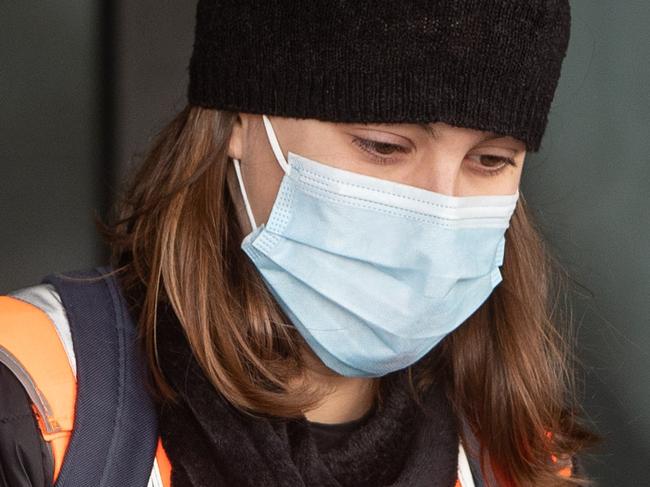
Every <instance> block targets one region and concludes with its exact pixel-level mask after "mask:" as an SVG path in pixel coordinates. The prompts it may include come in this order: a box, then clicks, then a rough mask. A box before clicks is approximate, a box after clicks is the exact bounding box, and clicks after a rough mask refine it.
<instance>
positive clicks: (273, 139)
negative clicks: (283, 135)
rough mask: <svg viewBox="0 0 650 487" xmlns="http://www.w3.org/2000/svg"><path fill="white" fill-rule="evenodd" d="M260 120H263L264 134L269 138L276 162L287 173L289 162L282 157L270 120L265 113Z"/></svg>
mask: <svg viewBox="0 0 650 487" xmlns="http://www.w3.org/2000/svg"><path fill="white" fill-rule="evenodd" d="M262 120H263V121H264V128H265V129H266V135H267V136H268V138H269V142H270V144H271V149H273V153H274V154H275V158H276V160H277V161H278V164H280V167H281V168H282V170H283V171H284V172H285V174H288V173H289V163H288V162H287V160H286V159H285V158H284V154H283V153H282V149H281V148H280V143H279V142H278V138H277V137H276V135H275V131H274V130H273V126H272V125H271V121H270V120H269V117H267V116H266V115H262Z"/></svg>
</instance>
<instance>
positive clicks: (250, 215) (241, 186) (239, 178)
mask: <svg viewBox="0 0 650 487" xmlns="http://www.w3.org/2000/svg"><path fill="white" fill-rule="evenodd" d="M232 162H233V164H234V166H235V173H236V174H237V181H239V189H240V191H241V194H242V196H243V197H244V205H245V206H246V214H247V215H248V221H249V222H250V224H251V227H252V229H253V231H255V230H257V223H255V217H254V216H253V209H252V208H251V204H250V202H249V201H248V194H246V187H245V186H244V179H243V178H242V175H241V167H240V163H239V159H233V160H232Z"/></svg>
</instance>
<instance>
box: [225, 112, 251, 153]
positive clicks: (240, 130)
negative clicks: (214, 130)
mask: <svg viewBox="0 0 650 487" xmlns="http://www.w3.org/2000/svg"><path fill="white" fill-rule="evenodd" d="M247 120H248V119H247V117H242V114H241V113H239V114H237V120H235V123H234V124H233V127H232V132H231V134H230V140H229V142H228V156H229V157H230V158H231V159H240V160H241V159H242V156H243V153H244V134H245V128H246V127H245V124H246V123H247Z"/></svg>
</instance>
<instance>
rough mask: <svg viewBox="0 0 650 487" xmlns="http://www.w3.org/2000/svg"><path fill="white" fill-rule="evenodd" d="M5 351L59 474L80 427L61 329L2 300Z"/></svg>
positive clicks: (0, 344) (30, 308)
mask: <svg viewBox="0 0 650 487" xmlns="http://www.w3.org/2000/svg"><path fill="white" fill-rule="evenodd" d="M0 349H1V351H2V353H3V354H4V357H3V358H4V360H3V362H5V361H8V363H6V365H7V366H9V368H10V369H11V370H12V372H13V373H14V374H15V375H16V377H17V378H18V379H19V380H20V382H21V383H22V384H23V387H25V390H26V391H27V393H28V394H29V395H30V398H31V399H32V403H33V405H34V410H35V411H36V413H37V417H38V423H39V426H40V428H41V432H42V434H43V438H44V439H45V441H47V442H48V443H49V444H50V446H51V448H52V454H53V457H54V478H55V480H56V477H57V476H58V474H59V471H60V470H61V465H62V464H63V456H64V454H65V451H66V449H67V447H68V443H69V442H70V435H71V433H72V426H73V424H74V407H75V400H76V395H77V386H76V380H75V377H74V374H73V372H72V368H71V367H70V362H69V361H68V357H67V355H66V353H65V349H64V348H63V344H62V343H61V340H60V339H59V335H58V334H57V331H56V328H55V326H54V324H53V323H52V321H51V320H50V318H49V317H48V316H47V314H46V313H45V312H44V311H42V310H41V309H39V308H37V307H36V306H34V305H32V304H29V303H26V302H24V301H21V300H20V299H16V298H12V297H9V296H0Z"/></svg>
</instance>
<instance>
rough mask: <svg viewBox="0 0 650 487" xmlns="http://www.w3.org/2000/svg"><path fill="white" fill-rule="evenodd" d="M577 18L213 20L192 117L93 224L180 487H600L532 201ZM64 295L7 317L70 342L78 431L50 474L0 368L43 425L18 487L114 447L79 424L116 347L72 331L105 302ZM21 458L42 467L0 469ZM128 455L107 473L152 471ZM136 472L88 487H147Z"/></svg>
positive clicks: (205, 35)
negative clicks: (40, 317) (531, 170)
mask: <svg viewBox="0 0 650 487" xmlns="http://www.w3.org/2000/svg"><path fill="white" fill-rule="evenodd" d="M569 23H570V14H569V5H568V2H567V1H566V0H564V1H563V0H535V1H531V2H526V3H522V2H514V1H507V2H503V1H499V2H496V1H494V2H493V1H484V2H480V3H479V2H470V1H468V0H455V1H453V2H452V1H435V2H424V1H410V2H384V1H380V2H377V1H375V2H365V1H354V2H352V1H347V2H346V1H340V2H321V1H312V2H309V3H308V4H302V3H300V4H299V3H297V2H290V1H278V2H242V1H239V2H225V1H214V0H212V1H209V0H201V1H200V2H199V5H198V10H197V27H196V38H195V44H194V51H193V55H192V61H191V65H190V86H189V104H188V106H187V107H186V108H185V109H184V110H183V111H182V112H181V113H179V114H178V115H177V117H176V118H175V119H174V120H173V121H172V122H171V123H170V124H169V125H168V126H167V127H166V128H165V129H164V130H163V131H162V132H161V134H160V135H159V137H158V139H157V140H156V141H155V143H154V144H153V146H152V148H151V150H150V152H149V155H148V157H147V158H146V160H145V161H144V163H143V164H142V166H141V167H140V168H139V169H138V171H137V172H136V173H135V174H134V175H133V178H132V181H131V184H130V186H129V188H128V189H127V191H126V193H125V195H124V198H123V199H122V201H121V203H120V204H119V206H118V208H117V214H116V216H117V218H116V219H115V221H114V222H113V223H112V224H110V225H105V226H104V227H103V229H104V232H105V234H106V236H107V239H108V242H109V243H110V245H111V246H112V249H113V254H114V255H113V268H114V269H113V271H112V272H109V273H107V274H108V275H110V276H112V277H111V278H115V279H117V281H116V282H118V283H119V289H118V292H113V296H115V295H116V294H120V293H121V294H123V296H124V299H125V300H126V301H127V302H128V303H129V305H130V306H129V308H128V316H125V317H123V318H124V320H125V322H130V321H133V322H137V330H138V333H139V335H140V337H141V338H142V345H143V347H142V349H143V354H144V356H145V358H146V362H147V364H148V367H147V371H148V373H149V374H150V376H151V378H152V381H151V383H152V386H153V387H150V389H151V392H152V396H153V397H154V398H155V405H156V412H155V415H154V414H153V413H152V415H147V414H145V413H143V412H142V411H146V410H147V409H146V408H147V406H146V400H147V399H145V398H140V399H138V400H141V401H142V402H137V401H136V402H135V403H137V404H141V405H142V407H141V408H137V407H134V408H133V409H128V407H127V406H128V405H127V406H125V408H126V410H128V411H133V413H132V414H131V412H129V415H126V416H125V415H124V414H123V415H122V419H123V420H125V421H127V422H132V423H143V424H144V423H147V422H151V424H154V423H153V420H152V419H151V418H153V417H154V416H155V422H156V423H157V426H156V428H157V429H155V431H157V432H158V433H157V434H159V435H160V438H161V440H162V447H163V451H164V452H165V454H164V456H165V460H164V461H168V462H169V466H170V468H171V483H172V485H174V486H199V485H237V486H240V485H242V486H247V485H250V486H253V485H265V486H281V485H282V486H285V485H286V486H292V485H308V486H347V485H355V486H359V485H368V486H379V485H400V486H401V485H404V486H419V485H432V486H438V485H440V486H442V485H450V486H451V485H463V487H465V486H469V485H517V486H519V485H521V486H526V485H534V486H547V485H548V486H551V485H576V484H584V483H585V482H586V480H585V479H584V477H581V476H580V474H579V472H578V468H577V464H576V456H575V455H576V453H578V452H579V451H580V450H582V449H583V448H585V447H586V446H588V445H589V444H591V443H592V442H593V441H594V440H595V436H594V435H593V434H592V433H590V432H589V431H588V430H587V429H586V428H585V427H584V426H583V425H582V424H581V421H580V418H579V415H578V410H579V408H578V406H577V404H576V402H575V399H574V397H573V393H572V372H571V365H570V358H571V355H570V344H571V341H570V337H569V336H568V335H567V333H568V332H567V329H565V327H563V326H562V322H561V317H559V316H557V313H556V311H555V308H556V304H557V303H556V300H557V298H556V293H557V292H561V291H559V289H558V288H557V286H556V280H555V279H554V276H555V275H556V273H555V272H554V271H553V267H552V265H551V260H550V258H549V257H548V255H547V253H546V250H545V247H544V244H543V242H542V240H541V239H540V237H539V235H538V233H537V232H536V230H535V228H534V225H533V224H532V222H531V220H530V217H529V215H528V213H527V210H526V206H525V203H524V199H523V197H522V195H521V194H520V193H519V183H520V179H521V174H522V170H523V165H524V159H525V155H526V153H527V152H528V151H536V150H537V149H538V148H539V145H540V143H541V139H542V135H543V132H544V128H545V126H546V122H547V115H548V111H549V107H550V104H551V101H552V98H553V94H554V91H555V88H556V86H557V81H558V78H559V74H560V68H561V64H562V60H563V58H564V55H565V53H566V47H567V43H568V39H569ZM57 279H58V278H52V279H50V280H49V281H48V282H49V284H41V285H40V287H38V286H37V287H36V288H33V289H31V290H30V291H24V290H23V291H22V292H21V291H18V292H17V293H14V299H15V300H18V301H22V302H27V303H31V304H34V303H36V302H37V301H38V299H36V298H34V296H40V298H39V299H41V301H39V302H41V303H42V302H43V299H44V300H45V301H47V303H49V304H48V306H50V308H48V309H49V313H50V314H49V315H48V316H52V309H56V310H58V315H57V316H58V318H57V319H54V320H53V321H57V320H58V321H57V323H55V324H56V326H57V330H61V329H63V330H64V333H63V334H62V335H61V336H64V335H65V333H67V332H65V330H69V329H72V340H68V342H74V343H73V345H74V346H72V345H70V343H68V345H67V348H65V351H66V352H67V354H68V356H69V357H76V361H77V362H74V359H73V358H70V363H71V364H74V367H73V369H75V367H77V369H75V370H76V372H77V374H78V380H79V383H78V386H79V392H78V394H79V398H78V404H77V407H76V410H75V411H76V412H75V414H76V417H75V421H74V431H73V432H72V438H71V439H69V438H68V439H66V443H65V446H64V447H61V448H59V447H58V446H57V447H56V448H54V449H53V452H52V453H51V454H50V455H49V456H48V451H47V443H48V441H47V440H48V437H47V434H48V433H47V431H45V430H44V428H43V426H42V425H43V423H44V420H43V414H47V413H41V414H40V416H38V415H37V419H38V420H39V425H40V426H41V433H42V435H40V433H39V432H38V430H37V429H36V428H35V425H34V424H31V423H30V421H31V422H32V423H33V416H32V415H31V414H28V413H26V412H25V411H26V410H27V411H28V412H29V410H28V408H29V407H30V399H31V402H32V403H34V400H33V399H34V398H33V397H27V396H25V393H24V392H21V391H22V389H21V387H20V386H21V385H22V386H23V387H24V386H25V382H26V381H24V380H23V381H18V383H16V381H14V383H11V380H12V378H11V376H12V373H11V368H10V369H9V371H7V370H6V369H3V374H2V377H3V383H4V384H5V385H3V388H4V389H5V390H6V391H10V392H11V391H13V392H11V397H13V398H15V399H16V404H14V406H12V407H14V410H12V411H13V413H14V414H12V415H11V416H12V417H15V418H18V417H19V418H22V420H23V421H26V422H27V423H20V424H19V422H18V421H17V420H15V421H13V422H12V421H5V423H4V424H5V425H9V426H4V428H5V430H4V432H3V434H2V436H0V437H1V438H4V440H3V442H4V446H1V445H0V446H1V447H2V450H1V451H2V458H3V464H4V465H5V467H4V471H5V474H4V475H5V477H7V478H8V475H12V476H13V477H12V479H14V482H17V481H16V480H15V479H19V481H21V482H22V484H20V485H38V481H34V479H35V478H36V477H34V476H33V475H36V474H32V473H30V472H39V473H38V475H39V476H38V478H39V479H41V478H42V479H43V482H47V481H49V480H50V479H48V472H49V470H48V469H49V468H50V467H51V465H50V467H48V466H47V465H48V464H47V461H52V460H47V459H48V458H50V457H51V456H53V457H54V460H53V461H54V463H55V468H54V472H55V476H59V475H61V477H58V484H61V485H63V484H64V483H65V482H63V483H62V481H61V478H65V479H66V482H67V483H70V482H71V481H70V480H68V479H70V478H81V477H73V474H72V473H71V472H74V471H75V469H76V471H82V470H83V469H84V468H86V467H85V466H83V463H82V460H74V459H75V458H76V456H77V455H76V453H75V454H70V453H68V457H66V458H65V462H63V460H62V458H63V454H62V453H60V452H59V453H57V451H58V450H61V451H63V452H64V453H65V451H66V448H71V449H73V446H74V445H75V435H76V436H77V438H78V437H87V436H93V435H95V436H98V435H99V434H100V433H99V430H100V429H101V428H99V427H97V428H96V430H92V429H91V428H90V427H89V426H83V425H84V424H85V425H87V424H88V423H92V421H89V420H85V418H87V417H93V414H95V413H94V410H93V408H92V407H90V406H88V404H90V403H89V402H88V401H87V400H86V399H84V400H83V401H82V400H81V397H82V396H83V397H84V398H87V397H90V395H89V394H88V393H86V392H82V391H84V390H87V388H88V387H89V385H88V383H89V382H90V381H88V379H84V373H85V374H88V375H87V376H86V377H88V376H91V375H92V374H95V373H96V371H95V370H94V369H102V368H104V369H110V368H111V366H110V364H111V362H110V361H108V362H106V364H108V366H102V365H100V364H101V363H104V362H101V361H102V360H105V356H104V354H102V353H95V354H94V355H95V356H94V358H93V359H92V360H88V356H89V355H88V353H87V351H84V350H91V349H92V350H95V349H93V348H92V347H94V346H97V347H99V346H103V345H102V343H101V342H102V340H100V339H99V338H97V337H95V340H94V341H95V342H96V343H94V344H90V345H87V346H88V347H90V348H87V349H84V347H85V345H83V343H84V342H83V337H82V334H83V333H84V332H83V329H84V328H83V327H81V326H80V325H79V324H80V323H82V322H83V323H84V326H86V328H88V327H91V325H92V326H95V325H94V324H93V323H95V322H96V321H97V320H98V319H97V318H96V317H95V316H86V315H83V314H80V313H79V312H78V309H79V308H83V307H84V306H85V307H86V308H92V306H96V307H97V309H99V308H100V304H97V303H99V301H97V302H96V301H95V297H96V296H95V295H94V294H93V295H92V296H93V297H92V299H91V298H90V297H89V296H91V295H90V294H88V293H89V291H88V290H89V289H91V287H90V285H88V287H87V288H82V287H79V288H75V289H76V290H74V291H71V290H70V288H67V287H66V284H65V283H64V282H62V281H61V280H57ZM43 286H50V287H48V288H47V289H46V288H45V287H43ZM48 293H49V294H48ZM59 294H61V297H62V298H63V299H59V300H57V299H56V297H57V296H59ZM43 296H46V297H45V298H43ZM48 296H49V297H48ZM52 296H54V297H55V298H52ZM108 299H109V298H107V301H106V302H108ZM115 299H118V298H115ZM120 299H121V298H120ZM61 301H62V302H61ZM100 301H101V300H100ZM101 302H102V303H103V301H101ZM116 302H120V301H119V299H118V301H116ZM57 303H59V304H58V305H57ZM11 305H12V306H13V305H16V302H12V303H11ZM8 306H9V305H8V304H7V305H6V306H5V309H9V308H8ZM57 306H58V308H57ZM45 308H46V306H45V305H42V306H41V309H43V310H45ZM115 309H118V308H115ZM0 310H1V308H0ZM8 313H9V312H8V311H6V316H8ZM91 314H92V313H91ZM14 315H15V314H14ZM119 315H120V313H119V312H117V313H116V314H114V315H111V316H113V317H112V318H106V319H104V318H102V319H104V321H105V322H106V323H108V325H107V326H108V328H115V327H116V326H115V325H114V323H117V322H118V321H119V320H120V319H122V318H119ZM131 318H132V320H131ZM84 320H86V321H84ZM111 320H112V321H111ZM8 321H10V320H9V319H8V318H7V322H8ZM68 322H70V323H68ZM86 322H88V323H90V324H88V323H86ZM61 323H64V324H63V325H61ZM74 323H76V324H74ZM119 323H122V322H121V321H119ZM102 326H103V325H102ZM121 326H122V325H121V324H120V325H119V326H117V328H121ZM88 329H91V328H88ZM65 336H67V335H65ZM125 336H126V337H127V339H126V341H127V342H128V334H127V335H125ZM0 339H1V340H5V341H3V342H2V343H3V345H6V341H8V340H9V338H7V337H6V334H5V337H4V338H3V337H0ZM75 340H76V341H75ZM92 341H93V340H87V342H88V343H90V342H92ZM63 342H66V340H65V338H63ZM123 342H124V340H123ZM66 343H67V342H66ZM98 343H99V344H98ZM120 343H121V344H120V345H115V347H118V346H120V347H121V346H124V347H128V346H129V345H128V343H127V344H126V345H124V343H122V342H120ZM125 343H126V342H125ZM138 345H139V343H138ZM48 347H49V346H48ZM5 348H7V347H5ZM112 350H113V349H110V350H109V352H110V351H112ZM16 353H18V352H16ZM133 353H136V352H133ZM84 354H85V355H84ZM118 355H119V354H118ZM14 356H15V354H14ZM119 356H121V355H119ZM125 356H128V354H127V355H125ZM25 360H31V359H29V358H26V359H25ZM127 362H128V360H127ZM87 364H90V365H87ZM93 364H94V365H93ZM5 365H7V362H5ZM120 370H122V369H120ZM124 370H126V372H125V374H126V375H127V376H129V377H130V376H131V375H133V376H134V377H135V376H137V374H131V372H130V370H131V369H129V368H128V367H127V368H125V369H124ZM134 370H135V369H134ZM27 373H28V374H29V373H31V372H30V370H29V368H27ZM13 375H16V373H15V371H14V374H13ZM39 380H40V379H39ZM39 380H36V383H37V384H38V385H40V384H39ZM115 380H116V381H122V380H123V378H117V379H115ZM126 380H127V382H125V384H130V386H129V387H132V386H133V384H136V385H137V387H135V388H136V389H138V390H145V388H144V386H145V385H146V384H145V383H144V381H143V380H141V379H138V380H140V382H128V380H132V379H128V377H127V379H126ZM133 380H135V379H133ZM99 382H101V380H99ZM119 384H122V382H119ZM124 388H127V389H128V387H126V386H125V387H124ZM124 388H123V389H124ZM16 391H17V392H16ZM20 394H23V396H20ZM133 394H134V395H137V394H141V393H140V392H134V393H133ZM36 396H38V394H36ZM107 397H109V398H112V396H110V393H109V394H108V396H107ZM120 397H121V396H120ZM138 397H140V396H138ZM37 399H38V397H37ZM79 402H82V403H83V405H84V406H83V407H82V406H79ZM116 403H118V405H117V406H116V408H118V409H119V407H121V406H120V405H119V404H121V403H120V401H116ZM135 403H134V404H135ZM21 408H22V409H21ZM96 408H100V406H99V405H97V406H96ZM106 408H107V407H106ZM37 409H38V408H37ZM20 411H22V413H21V414H16V412H18V413H20ZM4 414H5V416H6V417H9V416H8V413H7V412H6V411H5V412H4ZM138 415H140V416H138ZM136 417H137V418H145V420H140V419H136ZM27 418H29V419H27ZM124 418H126V419H124ZM82 419H83V421H82ZM45 423H47V421H45ZM147 424H148V423H147ZM12 425H13V426H12ZM30 427H31V436H29V434H28V432H27V430H28V429H29V428H30ZM82 427H83V428H84V429H83V434H82V433H80V432H79V431H81V428H82ZM137 427H138V425H137V424H136V425H135V426H133V428H135V429H133V430H129V431H139V430H137ZM147 428H148V429H147V431H153V429H152V428H153V427H152V428H149V427H147ZM70 429H71V430H72V426H70ZM34 432H35V433H34ZM50 434H51V433H50ZM21 435H22V436H21ZM28 436H29V438H30V439H29V442H31V443H30V445H32V446H31V448H32V450H31V451H32V452H36V453H33V454H32V455H31V456H29V455H25V454H23V455H22V456H21V457H20V462H21V467H20V468H13V470H12V469H10V468H9V467H6V466H7V465H12V464H13V465H15V464H16V462H18V460H16V453H15V452H16V451H17V450H16V448H14V445H15V444H16V443H18V444H21V441H22V440H21V438H23V437H24V438H27V437H28ZM40 436H43V438H40ZM127 436H128V435H127ZM130 436H131V437H137V436H139V433H138V434H131V435H130ZM34 437H38V439H39V441H36V442H35V440H34ZM49 441H50V444H51V445H57V444H56V443H55V442H56V441H58V440H56V439H52V438H50V439H49ZM67 441H70V446H69V447H68V446H67V445H68V443H67ZM80 441H81V440H78V441H77V443H79V442H80ZM111 441H112V440H110V436H109V437H108V439H107V440H106V441H105V444H111ZM52 442H54V443H52ZM26 443H27V440H25V441H23V442H22V444H21V448H23V449H27V447H26V446H25V444H26ZM149 443H151V442H149ZM34 444H37V445H38V446H37V447H36V446H34ZM7 445H9V446H7ZM44 445H45V446H44ZM119 445H120V446H119V448H112V447H111V448H109V447H107V448H106V449H107V451H108V454H107V455H108V456H109V457H110V458H111V459H112V458H113V457H115V458H117V457H119V458H122V457H129V459H130V460H132V459H133V458H134V457H142V458H143V461H142V462H140V463H138V465H140V464H146V468H150V466H151V464H150V463H148V464H147V460H152V457H151V456H146V455H144V454H143V453H142V451H141V449H140V448H136V447H134V446H130V447H129V446H124V445H126V443H125V444H119ZM75 447H76V446H75ZM70 451H71V450H68V452H70ZM77 451H81V450H79V447H76V449H75V450H74V452H77ZM147 455H148V454H147ZM40 457H43V458H46V461H44V460H42V458H40ZM69 458H72V459H69ZM157 459H158V461H162V460H161V459H162V457H161V456H157ZM111 461H112V460H111ZM125 461H127V460H125ZM12 462H13V463H12ZM39 462H40V463H39ZM61 462H63V464H62V463H61ZM75 462H77V463H75ZM113 464H114V465H119V462H117V461H115V462H113ZM25 465H28V467H29V468H25ZM43 465H46V466H45V467H43ZM75 465H77V466H75ZM79 465H82V466H79ZM87 468H88V469H90V468H91V467H87ZM93 468H94V467H93ZM138 468H139V467H138ZM120 469H121V470H122V471H121V472H119V473H117V474H115V473H114V472H115V470H120ZM124 470H128V469H122V468H121V467H119V466H116V467H114V468H113V469H108V468H105V467H104V468H103V470H99V471H100V472H104V473H103V474H102V477H101V479H102V480H101V482H100V483H98V485H99V484H101V485H113V484H111V482H114V484H115V485H119V482H127V483H129V485H144V484H138V483H135V480H133V479H134V478H135V474H134V473H133V472H127V473H125V472H124ZM154 470H155V468H154ZM43 471H44V472H45V473H43ZM80 475H82V474H80ZM119 475H121V476H122V477H120V478H122V479H124V478H128V479H131V480H126V481H125V480H121V481H117V480H106V479H107V478H108V479H113V477H115V476H119ZM125 475H126V477H124V476H125ZM154 477H155V475H154V476H152V478H151V479H150V480H149V482H150V483H151V482H155V479H154ZM115 478H117V477H115ZM27 482H31V483H27ZM75 482H78V481H75ZM5 483H7V482H5ZM58 484H57V485H58ZM11 485H16V484H15V483H14V484H11ZM71 485H74V482H73V483H72V484H71ZM76 485H81V483H77V484H76ZM150 485H155V483H154V484H150Z"/></svg>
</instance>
